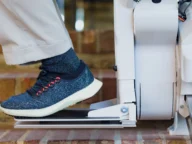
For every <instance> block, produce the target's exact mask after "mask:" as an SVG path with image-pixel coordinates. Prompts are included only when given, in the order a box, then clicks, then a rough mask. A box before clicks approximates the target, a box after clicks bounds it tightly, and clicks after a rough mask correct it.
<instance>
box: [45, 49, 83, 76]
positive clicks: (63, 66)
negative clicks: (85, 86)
mask: <svg viewBox="0 0 192 144" xmlns="http://www.w3.org/2000/svg"><path fill="white" fill-rule="evenodd" d="M79 65H80V60H79V58H78V57H77V55H76V53H75V51H74V50H73V49H72V48H71V49H69V50H68V51H67V52H66V53H64V54H61V55H58V56H55V57H52V58H49V59H45V60H43V61H42V66H43V68H45V69H46V70H47V71H50V72H56V73H68V74H71V73H74V72H76V71H77V69H78V68H79Z"/></svg>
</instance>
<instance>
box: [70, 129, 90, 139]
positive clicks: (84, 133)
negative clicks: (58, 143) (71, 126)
mask: <svg viewBox="0 0 192 144" xmlns="http://www.w3.org/2000/svg"><path fill="white" fill-rule="evenodd" d="M91 132H92V131H91V130H73V140H89V139H90V137H91Z"/></svg>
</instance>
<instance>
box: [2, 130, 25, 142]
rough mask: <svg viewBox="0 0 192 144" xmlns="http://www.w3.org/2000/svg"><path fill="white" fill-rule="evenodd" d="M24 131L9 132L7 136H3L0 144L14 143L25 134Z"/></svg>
mask: <svg viewBox="0 0 192 144" xmlns="http://www.w3.org/2000/svg"><path fill="white" fill-rule="evenodd" d="M25 133H26V131H24V130H12V131H11V132H9V133H8V134H7V135H5V136H4V137H3V138H2V139H0V143H1V142H9V143H10V142H11V143H12V144H13V143H15V144H16V141H17V140H18V139H19V138H20V137H21V136H22V135H23V134H25Z"/></svg>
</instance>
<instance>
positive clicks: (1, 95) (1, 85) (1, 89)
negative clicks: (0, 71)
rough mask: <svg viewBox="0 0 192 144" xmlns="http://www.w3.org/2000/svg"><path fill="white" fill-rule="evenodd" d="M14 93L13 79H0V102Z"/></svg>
mask: <svg viewBox="0 0 192 144" xmlns="http://www.w3.org/2000/svg"><path fill="white" fill-rule="evenodd" d="M14 94H15V79H0V102H2V101H4V100H7V99H8V98H9V97H10V96H13V95H14Z"/></svg>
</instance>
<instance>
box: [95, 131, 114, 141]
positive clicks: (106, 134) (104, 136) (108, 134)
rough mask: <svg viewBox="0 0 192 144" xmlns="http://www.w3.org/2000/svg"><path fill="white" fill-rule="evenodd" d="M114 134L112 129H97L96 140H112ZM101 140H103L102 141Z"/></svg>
mask: <svg viewBox="0 0 192 144" xmlns="http://www.w3.org/2000/svg"><path fill="white" fill-rule="evenodd" d="M114 136H115V131H114V130H112V129H109V130H98V138H97V140H104V141H105V140H106V142H107V141H109V142H111V141H113V140H114ZM104 141H103V142H104Z"/></svg>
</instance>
